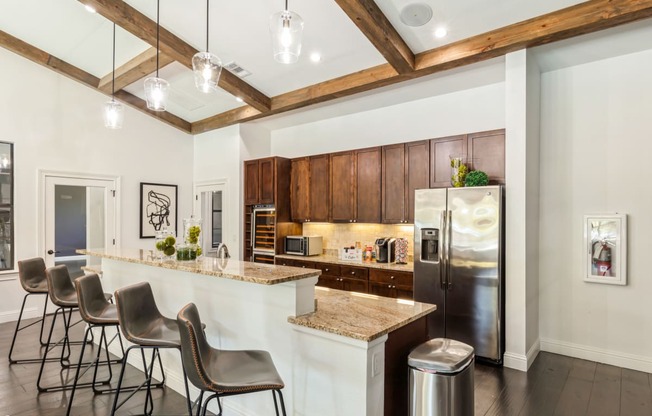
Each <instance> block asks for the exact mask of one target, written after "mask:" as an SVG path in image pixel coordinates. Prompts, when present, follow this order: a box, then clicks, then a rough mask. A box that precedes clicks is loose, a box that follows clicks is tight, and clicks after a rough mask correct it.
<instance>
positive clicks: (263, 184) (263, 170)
mask: <svg viewBox="0 0 652 416" xmlns="http://www.w3.org/2000/svg"><path fill="white" fill-rule="evenodd" d="M274 179H275V172H274V158H273V157H269V158H266V159H260V160H259V161H258V182H259V185H258V186H259V192H258V201H259V202H258V203H260V204H273V203H274Z"/></svg>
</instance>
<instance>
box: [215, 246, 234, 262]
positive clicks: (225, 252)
mask: <svg viewBox="0 0 652 416" xmlns="http://www.w3.org/2000/svg"><path fill="white" fill-rule="evenodd" d="M230 257H231V255H230V254H229V249H228V248H227V247H226V244H224V243H220V244H219V245H218V246H217V258H218V259H221V258H225V259H228V258H230Z"/></svg>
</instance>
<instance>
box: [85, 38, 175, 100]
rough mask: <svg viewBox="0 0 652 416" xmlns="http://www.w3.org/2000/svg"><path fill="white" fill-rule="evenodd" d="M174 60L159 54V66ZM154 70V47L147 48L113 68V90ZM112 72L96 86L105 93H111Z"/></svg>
mask: <svg viewBox="0 0 652 416" xmlns="http://www.w3.org/2000/svg"><path fill="white" fill-rule="evenodd" d="M172 62H174V59H172V58H170V57H169V56H167V55H165V54H160V55H159V68H163V67H165V66H167V65H169V64H171V63H172ZM155 71H156V48H149V49H147V50H146V51H145V52H143V53H141V54H140V55H138V56H136V57H135V58H133V59H131V60H130V61H129V62H127V63H125V64H124V65H121V66H119V67H118V68H116V69H115V90H116V91H119V90H121V89H123V88H124V87H126V86H127V85H131V84H133V83H134V82H136V81H138V80H139V79H143V78H145V77H146V76H147V75H149V74H151V73H153V72H155ZM112 80H113V73H111V72H109V73H108V74H106V75H105V76H103V77H102V79H100V84H99V85H98V88H99V89H100V90H102V92H104V93H106V94H111V86H112V82H111V81H112Z"/></svg>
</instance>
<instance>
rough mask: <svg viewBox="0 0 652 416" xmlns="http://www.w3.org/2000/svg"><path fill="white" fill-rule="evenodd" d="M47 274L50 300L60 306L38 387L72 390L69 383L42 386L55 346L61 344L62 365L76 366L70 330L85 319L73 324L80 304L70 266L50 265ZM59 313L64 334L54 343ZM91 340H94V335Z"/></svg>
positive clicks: (52, 325) (44, 357) (54, 321)
mask: <svg viewBox="0 0 652 416" xmlns="http://www.w3.org/2000/svg"><path fill="white" fill-rule="evenodd" d="M45 276H46V278H47V282H48V294H49V297H50V301H52V303H53V304H54V305H55V306H57V307H58V308H57V310H56V311H55V312H54V316H53V318H52V324H51V325H50V333H49V334H48V340H47V344H48V346H47V348H46V350H45V353H44V354H43V357H42V359H41V369H40V371H39V374H38V379H37V380H36V387H37V389H38V391H39V392H46V391H62V390H70V389H72V388H73V386H72V385H68V384H61V385H57V386H48V387H43V386H41V378H42V376H43V369H44V368H45V363H46V362H48V361H50V360H49V359H48V358H47V357H48V354H49V352H50V351H52V350H53V349H54V348H56V347H58V346H59V345H61V356H60V357H59V362H60V364H61V367H63V368H70V367H73V366H74V365H71V364H70V360H69V358H70V352H71V351H70V345H71V344H72V343H71V342H70V339H69V336H68V333H69V331H70V328H72V327H74V326H75V325H77V324H79V323H80V322H83V319H80V320H78V321H77V322H75V323H74V324H71V321H72V312H73V311H74V310H75V309H77V308H78V307H79V305H78V300H77V292H76V291H75V288H74V286H73V284H72V280H71V279H70V274H69V273H68V268H67V267H66V266H65V265H60V266H54V267H50V268H49V269H46V270H45ZM104 297H105V299H107V298H110V297H111V296H110V295H108V294H104ZM66 312H67V314H68V316H67V317H66ZM59 313H61V317H62V318H63V326H64V336H63V338H61V339H60V340H59V341H57V342H56V343H52V342H51V341H52V334H53V332H54V325H55V323H56V322H57V316H58V315H59ZM90 334H91V336H92V334H93V333H92V332H91V333H90ZM87 335H88V331H86V335H85V336H87ZM86 340H87V338H86V337H85V338H84V339H83V340H82V341H81V342H82V345H85V344H86ZM90 342H92V337H91V341H90ZM66 350H67V354H66V352H65V351H66ZM65 362H67V364H65ZM110 362H114V363H120V362H121V360H113V361H109V362H103V363H106V364H109V365H110ZM86 364H88V363H81V365H86ZM107 382H108V381H104V382H102V383H107Z"/></svg>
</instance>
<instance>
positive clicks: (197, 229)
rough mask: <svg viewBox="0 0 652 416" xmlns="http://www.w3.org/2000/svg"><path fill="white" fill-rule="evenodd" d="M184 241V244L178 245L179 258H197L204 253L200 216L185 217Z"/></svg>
mask: <svg viewBox="0 0 652 416" xmlns="http://www.w3.org/2000/svg"><path fill="white" fill-rule="evenodd" d="M183 241H184V244H183V245H182V246H179V247H177V260H196V259H197V258H199V257H200V256H201V255H202V249H201V219H200V218H195V217H192V216H191V217H190V218H184V220H183ZM182 250H183V251H182ZM179 251H182V252H181V253H179Z"/></svg>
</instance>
